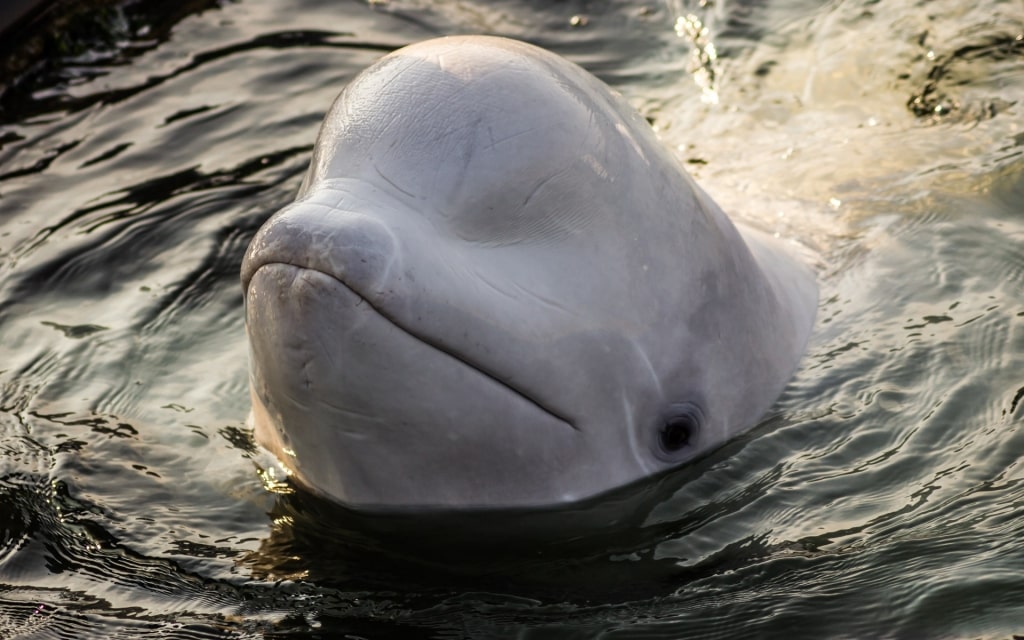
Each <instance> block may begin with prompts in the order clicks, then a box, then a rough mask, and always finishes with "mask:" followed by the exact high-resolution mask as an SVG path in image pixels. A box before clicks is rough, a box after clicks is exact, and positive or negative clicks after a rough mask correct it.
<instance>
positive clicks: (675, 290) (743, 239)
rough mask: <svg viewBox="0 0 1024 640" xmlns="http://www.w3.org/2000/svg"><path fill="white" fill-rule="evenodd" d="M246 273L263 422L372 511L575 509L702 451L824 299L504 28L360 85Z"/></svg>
mask: <svg viewBox="0 0 1024 640" xmlns="http://www.w3.org/2000/svg"><path fill="white" fill-rule="evenodd" d="M242 283H243V287H244V290H245V314H246V330H247V334H248V338H249V345H250V383H251V395H252V405H253V409H252V415H251V423H252V424H253V426H254V429H255V433H256V438H257V440H258V441H259V442H260V443H261V444H262V445H263V446H265V447H266V448H268V449H269V450H271V451H272V452H273V453H275V454H276V455H277V457H278V458H279V460H280V461H281V462H282V463H283V464H284V465H285V466H286V467H287V468H289V469H290V470H291V472H292V473H293V474H294V478H295V479H296V480H297V481H298V482H299V483H300V484H302V485H304V486H306V487H308V488H309V489H312V490H313V491H314V492H316V493H318V494H321V495H323V496H325V497H327V498H329V499H331V500H334V501H336V502H339V503H341V504H343V505H346V506H348V507H352V508H356V509H365V510H374V509H377V510H389V509H454V510H466V509H469V510H474V509H504V508H533V507H548V506H558V505H565V504H569V503H574V502H577V501H580V500H583V499H587V498H591V497H593V496H596V495H599V494H601V493H603V492H606V491H609V490H612V489H615V488H618V487H621V486H624V485H626V484H629V483H632V482H635V481H638V480H640V479H643V478H646V477H648V476H652V475H656V474H660V473H661V472H664V471H666V470H668V469H671V468H674V467H677V466H679V465H682V464H684V463H686V462H688V461H690V460H693V459H694V458H696V457H698V456H701V455H702V454H704V453H706V452H708V451H709V450H711V449H714V448H716V447H718V446H720V445H721V444H723V443H724V442H726V441H727V440H729V439H730V438H732V437H733V436H735V435H736V434H738V433H740V432H743V431H744V430H746V429H749V428H750V427H751V426H753V425H754V424H756V422H757V421H758V420H759V419H760V418H761V416H762V415H763V414H764V413H765V412H766V411H767V410H768V409H769V408H770V406H771V405H772V403H773V402H774V401H775V400H776V398H777V397H778V395H779V394H780V393H781V391H782V389H783V387H784V386H785V385H786V383H787V381H788V380H789V378H790V377H791V376H792V374H793V372H794V370H795V369H796V367H797V364H798V362H799V360H800V357H801V354H802V352H803V350H804V347H805V344H806V341H807V338H808V335H809V333H810V329H811V325H812V323H813V319H814V313H815V308H816V304H817V289H816V286H815V283H814V278H813V275H812V273H811V272H810V271H809V270H808V269H807V268H806V267H805V266H804V265H802V264H800V263H799V262H798V261H796V260H794V259H793V258H791V257H790V256H789V255H787V254H786V253H785V252H784V251H783V250H781V249H780V248H779V247H778V246H775V245H773V244H772V243H771V240H770V239H766V238H762V237H760V236H757V235H756V234H746V233H744V234H742V235H741V233H740V232H739V231H738V230H737V228H736V227H735V226H734V225H733V223H732V222H730V220H729V219H728V218H727V217H726V215H725V214H724V213H723V212H722V211H721V210H720V209H719V208H718V206H717V205H716V204H715V203H714V202H713V201H712V200H711V199H710V198H709V197H708V196H707V195H706V194H705V193H704V192H703V191H702V190H701V189H700V188H699V187H698V186H697V185H696V184H695V183H694V182H693V181H692V180H691V178H690V177H689V176H688V175H687V174H686V173H685V171H684V170H683V169H682V168H681V167H680V165H679V163H678V162H677V160H676V159H675V158H674V157H672V156H671V155H670V154H669V153H668V152H667V151H666V150H664V149H663V148H662V147H661V145H660V144H659V142H658V140H657V139H656V138H655V136H654V134H653V132H652V131H651V128H650V127H649V125H648V124H647V122H646V121H645V120H644V119H643V118H642V117H641V116H639V115H638V114H637V113H636V112H634V111H633V110H632V109H631V108H630V107H629V106H627V105H626V104H625V103H624V101H623V100H622V99H621V98H620V97H619V96H618V95H617V94H615V93H614V92H612V91H611V90H610V89H608V88H607V87H606V86H605V85H604V84H602V83H601V82H600V81H599V80H597V79H596V78H594V77H593V76H591V75H590V74H588V73H587V72H585V71H584V70H582V69H581V68H579V67H577V66H576V65H574V64H572V63H569V62H567V61H565V60H563V59H561V58H559V57H558V56H555V55H554V54H551V53H548V52H546V51H544V50H541V49H538V48H536V47H534V46H531V45H527V44H524V43H520V42H515V41H510V40H505V39H501V38H492V37H481V36H474V37H457V38H454V37H453V38H443V39H438V40H432V41H428V42H425V43H420V44H417V45H413V46H410V47H406V48H404V49H401V50H398V51H396V52H394V53H392V54H390V55H388V56H386V57H384V58H383V59H381V60H380V61H379V62H377V63H376V64H374V65H373V66H372V67H370V68H369V69H367V70H366V71H364V72H363V73H362V74H361V75H359V76H358V77H357V78H355V79H354V80H353V81H352V82H351V83H350V84H349V85H348V86H347V87H346V88H345V89H344V91H343V92H342V93H341V95H340V96H339V97H338V99H337V100H336V101H335V103H334V104H333V106H332V107H331V109H330V111H329V112H328V114H327V116H326V118H325V120H324V123H323V125H322V128H321V130H320V134H319V138H318V140H317V144H316V148H315V151H314V153H313V158H312V162H311V166H310V168H309V171H308V173H307V175H306V177H305V180H304V182H303V185H302V187H301V190H300V193H299V194H298V197H297V199H296V200H295V202H294V203H292V204H289V205H288V206H286V207H285V208H284V209H283V210H281V211H280V212H278V213H277V214H275V215H274V216H273V217H272V218H270V220H269V221H267V223H266V224H265V225H264V226H263V227H262V228H261V229H260V230H259V232H258V233H257V234H256V236H255V237H254V239H253V240H252V242H251V244H250V246H249V249H248V251H247V253H246V256H245V259H244V263H243V265H242Z"/></svg>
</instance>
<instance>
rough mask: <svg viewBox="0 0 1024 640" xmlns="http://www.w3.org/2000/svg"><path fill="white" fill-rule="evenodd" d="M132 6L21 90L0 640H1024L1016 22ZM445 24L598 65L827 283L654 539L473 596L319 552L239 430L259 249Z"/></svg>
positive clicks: (6, 142)
mask: <svg viewBox="0 0 1024 640" xmlns="http://www.w3.org/2000/svg"><path fill="white" fill-rule="evenodd" d="M111 7H112V8H111V9H110V10H109V11H108V10H103V11H98V10H97V11H91V12H86V13H85V14H84V15H79V16H77V17H75V18H74V19H73V20H72V21H71V22H70V26H68V27H66V28H65V29H64V33H65V39H64V40H63V41H62V42H61V43H60V46H59V47H57V46H55V45H54V46H51V47H50V48H49V49H45V51H47V53H46V54H45V55H43V56H41V57H39V58H31V54H26V55H28V56H29V57H30V58H31V59H32V60H36V61H35V62H34V63H32V64H27V65H25V66H24V68H23V69H22V70H21V71H20V72H19V74H18V76H17V79H16V81H15V82H9V83H8V84H7V86H6V89H5V91H4V93H3V94H2V96H0V637H4V638H65V637H104V638H119V637H123V638H129V637H130V638H136V637H161V638H206V637H230V638H250V637H252V638H263V637H292V636H295V637H362V638H399V637H417V638H421V637H434V638H462V637H474V638H475V637H526V638H546V637H551V638H576V637H578V638H591V637H598V636H600V637H608V638H620V637H630V638H631V637H637V638H641V637H642V638H680V637H707V638H713V637H722V638H726V637H727V638H734V637H744V636H746V637H777V636H781V635H782V634H786V635H787V637H808V638H822V637H824V638H865V637H893V638H953V637H972V638H973V637H992V638H1009V637H1010V636H1011V635H1012V634H1013V633H1018V634H1024V542H1022V541H1024V485H1022V483H1021V479H1022V477H1024V471H1022V469H1021V466H1020V465H1019V460H1020V453H1021V452H1022V451H1024V433H1022V432H1021V429H1020V427H1021V424H1022V419H1024V406H1022V405H1024V290H1022V287H1024V204H1022V203H1024V155H1022V152H1024V129H1022V124H1024V119H1022V117H1021V114H1022V112H1021V109H1022V108H1024V107H1022V105H1024V43H1022V39H1024V36H1022V34H1024V9H1022V8H1021V6H1020V4H1019V2H1016V1H1011V2H998V1H995V0H983V1H982V2H978V3H970V4H968V5H965V4H964V3H962V2H957V1H953V0H945V1H943V0H936V1H934V2H927V3H915V2H907V1H894V2H883V3H879V2H871V1H862V2H856V1H852V0H843V1H836V2H823V1H821V0H801V1H800V2H781V1H780V2H769V3H755V2H750V1H749V0H743V1H741V2H734V3H727V2H718V3H698V2H683V1H669V2H654V1H651V2H637V3H628V2H613V1H610V0H609V1H606V2H583V1H567V2H560V3H546V2H526V1H512V0H503V1H498V2H482V1H481V2H470V1H456V0H449V1H446V2H440V3H429V2H422V1H417V0H390V1H387V2H374V3H370V4H366V3H364V2H350V3H337V2H330V1H326V0H324V1H322V2H317V1H313V0H303V1H301V2H289V3H283V2H273V1H271V0H239V1H237V2H199V1H197V2H191V3H185V4H183V5H182V8H180V9H175V10H166V9H165V10H162V11H161V10H159V9H157V8H153V7H145V6H138V5H130V4H129V5H126V6H124V7H118V5H116V4H115V5H111ZM452 33H491V34H498V35H506V36H512V37H518V38H522V39H526V40H528V41H531V42H534V43H537V44H540V45H542V46H545V47H547V48H550V49H552V50H554V51H556V52H558V53H560V54H562V55H564V56H566V57H568V58H570V59H571V60H573V61H575V62H578V63H579V64H581V65H583V66H584V67H586V68H587V69H589V70H591V71H592V72H594V73H596V74H597V75H598V76H599V77H601V78H602V79H604V80H605V81H606V82H608V83H610V84H611V85H612V86H614V87H615V88H616V89H618V90H619V91H620V92H622V93H623V94H624V95H625V96H626V97H627V98H628V99H629V100H630V101H631V102H632V103H633V104H635V105H636V106H637V107H638V108H639V109H640V110H641V111H642V112H643V113H644V115H645V116H647V117H648V119H649V120H650V121H651V122H652V124H653V125H654V126H655V127H656V129H657V130H658V131H659V133H660V135H661V136H662V137H663V139H664V140H665V142H666V144H668V145H670V146H671V147H672V148H673V149H675V150H676V151H677V153H678V155H679V157H680V159H681V161H682V162H683V163H684V164H685V166H686V167H687V168H688V170H690V171H691V172H692V173H693V174H694V175H695V176H696V177H697V179H698V181H700V182H701V184H702V185H703V186H704V187H705V188H706V189H707V190H708V191H709V192H710V193H711V194H712V195H713V196H714V197H715V198H716V199H717V200H718V201H719V202H720V203H721V204H722V205H723V207H724V208H725V209H726V210H727V211H729V212H730V213H732V214H733V215H734V216H735V217H737V218H738V219H742V220H744V221H746V222H748V223H750V224H753V225H757V226H760V227H762V228H765V229H767V230H768V231H771V232H775V233H778V234H779V235H780V236H782V237H786V238H790V239H793V240H796V241H799V242H800V243H801V244H802V245H804V246H805V247H807V248H808V251H809V252H810V253H811V254H812V259H814V260H815V262H816V264H817V265H818V268H819V271H820V274H821V288H822V295H821V305H820V309H819V318H818V322H817V326H816V329H815V333H814V336H813V338H812V342H811V345H810V350H809V353H808V355H807V357H806V359H805V361H804V364H803V367H802V368H801V370H800V372H799V373H798V375H797V377H796V379H795V380H794V382H793V384H791V385H790V387H789V389H788V390H787V392H786V393H785V395H784V396H783V398H782V399H781V400H780V401H779V403H778V404H777V406H776V407H775V408H774V409H773V411H772V412H771V414H770V415H769V416H768V417H766V420H765V421H764V423H763V424H762V425H760V426H759V427H758V428H756V429H754V430H753V431H752V432H750V433H749V434H747V435H745V436H743V437H741V438H740V439H738V440H737V441H735V442H733V443H730V444H729V445H727V446H726V447H725V448H723V449H722V450H721V451H719V452H717V453H715V454H714V455H712V456H711V457H710V458H709V459H707V460H704V461H702V462H701V463H698V464H697V465H694V466H693V467H692V468H689V469H686V470H684V471H683V472H681V473H680V474H678V475H677V476H676V477H675V478H673V479H672V480H671V482H670V484H669V485H668V486H667V488H663V489H664V490H663V491H662V493H661V494H660V497H659V498H658V502H657V504H656V505H655V506H654V507H653V508H650V509H648V510H647V511H645V512H644V513H643V514H641V515H642V516H643V517H642V518H641V519H640V520H639V521H638V522H637V523H636V526H635V531H633V532H631V533H629V534H621V535H620V534H615V535H611V534H609V535H602V534H601V533H600V532H595V537H594V539H592V540H589V541H587V540H583V541H578V542H576V543H573V544H566V543H561V544H559V545H555V546H552V547H550V548H542V549H539V550H538V551H537V552H536V553H535V554H534V555H533V556H532V557H531V558H530V559H528V560H527V561H522V562H519V563H518V564H515V565H512V564H508V563H502V562H500V561H497V560H496V561H495V562H493V563H492V564H488V562H487V561H486V560H481V561H480V562H479V563H477V564H476V565H473V566H475V567H476V569H477V571H473V570H471V569H472V566H470V568H469V569H467V568H466V567H465V566H462V567H456V566H454V565H455V564H457V562H455V561H454V560H452V559H450V558H449V559H448V560H452V562H451V563H449V562H448V561H447V560H446V559H444V558H440V557H439V558H435V559H434V561H433V562H426V563H424V562H418V561H416V560H415V559H414V556H415V554H414V553H408V551H409V550H408V549H400V548H388V547H381V546H380V545H378V544H376V543H375V542H373V541H372V540H367V539H364V538H361V537H360V536H359V534H358V533H357V532H353V531H349V530H347V529H344V528H338V529H332V528H330V527H328V531H326V532H325V531H323V530H321V529H319V528H318V526H317V516H316V513H317V512H316V511H315V510H310V508H309V507H308V505H307V504H306V503H304V502H303V501H302V499H301V498H296V497H295V496H290V495H288V494H287V490H288V487H287V485H281V484H280V483H277V482H276V481H275V480H274V479H273V478H270V477H267V476H265V475H264V476H263V477H261V475H260V474H259V473H258V464H262V458H261V457H260V455H259V454H258V452H257V451H256V450H255V448H254V447H253V444H252V441H251V436H250V434H249V432H248V431H247V429H246V427H245V422H244V421H245V416H246V413H247V411H248V393H247V388H246V384H247V382H246V375H247V374H246V346H245V340H244V333H243V326H242V316H243V314H242V308H241V305H242V295H241V287H240V284H239V278H238V269H239V265H240V262H241V257H242V254H243V252H244V250H245V247H246V245H247V242H248V240H249V238H250V237H251V236H252V235H253V234H254V233H255V231H256V229H257V228H258V227H259V225H260V224H261V223H262V222H263V221H264V220H266V219H267V218H268V217H269V216H270V215H271V214H272V213H273V212H274V211H276V210H277V209H278V208H280V207H281V206H283V205H284V204H285V203H287V202H289V201H290V199H291V198H292V197H293V196H294V194H295V192H296V190H297V189H298V185H299V183H300V181H301V176H302V172H303V171H304V169H305V166H306V164H307V162H308V160H309V154H310V152H311V150H312V143H313V140H314V137H315V134H316V129H317V127H318V125H319V121H320V119H321V118H322V116H323V114H324V112H325V111H326V109H327V108H328V106H329V105H330V103H331V101H332V100H333V98H334V97H335V95H336V94H337V93H338V91H340V89H341V87H343V86H344V85H345V83H346V82H347V81H348V80H349V79H351V78H352V77H353V75H354V74H355V73H357V72H358V71H359V70H361V69H362V68H364V67H366V66H367V65H369V64H370V63H372V62H373V61H374V60H375V59H377V58H378V57H379V56H381V55H383V54H384V53H385V52H387V51H389V50H391V49H393V48H396V47H398V46H401V45H404V44H407V43H411V42H414V41H418V40H422V39H425V38H428V37H433V36H438V35H444V34H452ZM422 526H423V531H412V532H410V533H411V534H412V536H413V537H417V536H421V537H423V538H429V537H430V530H429V524H428V523H424V524H423V525H422ZM332 542H333V544H331V543H332ZM485 544H486V541H485ZM502 551H503V549H497V548H496V549H494V554H493V557H494V558H499V557H501V556H502ZM470 564H471V565H472V563H470Z"/></svg>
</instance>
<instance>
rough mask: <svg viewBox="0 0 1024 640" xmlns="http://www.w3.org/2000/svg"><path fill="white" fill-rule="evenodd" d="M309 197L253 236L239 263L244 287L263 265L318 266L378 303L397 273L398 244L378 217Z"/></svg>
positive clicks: (289, 208) (318, 268) (281, 213)
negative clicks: (243, 257)
mask: <svg viewBox="0 0 1024 640" xmlns="http://www.w3.org/2000/svg"><path fill="white" fill-rule="evenodd" d="M339 204H340V203H337V202H333V201H331V200H327V201H326V202H325V201H324V199H323V198H321V199H319V200H318V199H309V200H302V201H299V202H296V203H295V204H292V205H289V206H288V207H286V208H285V209H283V210H282V211H280V212H279V213H278V214H277V215H276V216H275V217H274V218H272V219H271V220H270V221H269V222H268V223H267V224H265V225H264V226H263V228H261V229H260V230H259V232H258V233H257V234H256V236H255V237H254V238H253V240H252V242H251V244H250V245H249V250H248V251H247V252H246V255H245V259H244V260H243V262H242V286H243V288H244V289H245V290H248V289H249V287H250V286H251V282H252V278H253V276H254V274H255V273H256V272H257V271H258V270H259V269H260V268H261V267H263V266H266V265H270V264H285V265H292V266H295V267H300V268H303V269H310V270H313V271H318V272H320V273H323V274H325V275H327V276H330V277H332V278H334V279H335V280H338V281H339V282H341V283H344V285H345V286H347V287H349V288H350V289H352V290H353V291H354V292H356V293H357V294H358V295H359V296H361V297H363V298H365V299H367V300H369V301H370V302H376V301H379V300H381V299H382V298H383V297H385V296H387V295H388V283H389V282H390V281H392V280H393V278H394V277H395V275H396V274H397V273H398V272H400V269H399V262H400V255H399V244H398V242H397V240H396V239H395V237H394V234H393V233H392V232H391V230H389V229H388V228H387V227H386V226H385V224H384V223H382V222H381V221H380V219H379V218H378V217H373V216H371V215H368V214H365V213H361V212H357V211H349V210H344V209H342V208H339Z"/></svg>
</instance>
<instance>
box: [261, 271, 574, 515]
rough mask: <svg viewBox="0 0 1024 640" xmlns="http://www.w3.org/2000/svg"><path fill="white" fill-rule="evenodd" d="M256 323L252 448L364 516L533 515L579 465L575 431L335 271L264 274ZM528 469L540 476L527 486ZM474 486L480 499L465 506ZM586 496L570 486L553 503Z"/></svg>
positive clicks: (316, 491) (309, 485)
mask: <svg viewBox="0 0 1024 640" xmlns="http://www.w3.org/2000/svg"><path fill="white" fill-rule="evenodd" d="M246 323H247V326H248V327H249V332H250V359H251V361H252V363H253V366H252V367H251V372H250V381H251V395H252V402H253V410H252V414H251V416H250V423H251V426H252V427H253V428H254V431H255V436H256V440H257V442H258V443H259V444H260V445H262V446H263V447H265V448H267V449H268V450H270V451H271V452H272V453H273V454H274V455H275V456H277V458H278V459H279V460H280V461H281V462H282V463H283V464H284V465H285V466H286V467H287V468H289V469H290V470H291V471H292V473H293V477H294V478H295V479H296V480H297V481H299V483H300V484H302V485H304V486H305V487H307V488H309V489H312V490H313V491H314V492H315V493H319V494H322V495H324V496H326V497H330V498H332V499H334V500H338V501H340V502H343V503H344V504H346V505H349V506H353V507H356V508H360V509H364V510H374V509H376V510H390V509H410V508H422V509H431V508H438V507H446V508H452V507H457V508H468V509H475V508H483V507H488V508H495V507H500V508H522V507H535V506H544V505H549V504H551V502H552V489H553V488H555V487H557V484H558V482H559V478H558V474H557V473H553V470H557V469H562V470H563V471H564V473H563V474H562V475H563V476H565V477H566V478H571V477H572V475H573V470H574V469H578V468H579V460H578V456H581V452H584V451H585V449H586V446H587V445H586V442H585V441H584V439H583V438H581V437H580V436H581V434H580V432H579V431H578V430H577V429H576V427H574V426H573V425H572V424H571V423H569V422H567V421H566V420H565V419H563V418H561V417H558V416H556V415H554V414H552V413H550V412H549V411H548V410H546V409H545V408H544V407H542V406H540V405H538V404H537V403H536V402H534V401H533V400H531V399H530V398H529V397H528V396H526V395H524V394H523V393H521V392H519V391H517V390H516V389H513V388H512V387H510V386H509V385H507V384H506V383H504V382H502V381H501V380H500V379H499V378H497V377H495V376H492V375H489V374H487V373H485V372H483V371H481V370H480V369H478V368H476V367H474V366H473V365H472V364H470V363H467V362H466V361H464V360H463V359H460V358H459V357H457V356H455V355H452V354H449V353H447V352H445V351H444V350H442V349H440V348H438V347H437V346H434V345H431V344H428V343H427V342H425V341H423V340H421V339H419V338H418V337H416V336H414V335H412V334H411V333H409V332H407V331H405V330H404V329H402V328H401V327H399V326H398V325H397V324H395V323H394V322H392V321H391V320H389V319H388V318H387V317H385V316H384V315H382V314H381V313H380V312H379V311H378V310H376V309H375V308H374V307H373V306H372V305H371V304H369V303H368V302H367V301H366V300H365V299H363V298H362V297H360V296H359V295H358V294H356V293H355V292H353V291H352V290H351V289H350V288H349V287H348V286H346V285H345V284H344V283H342V282H341V281H339V280H338V279H336V278H335V277H333V276H331V275H328V274H325V273H322V272H320V271H317V270H314V269H308V268H303V267H297V266H294V265H288V264H280V263H271V264H265V265H263V266H260V267H259V268H257V269H256V270H255V271H254V272H253V274H252V276H251V279H250V282H249V287H248V291H247V296H246ZM440 398H458V401H457V402H443V401H439V399H440ZM456 424H457V425H473V424H476V425H478V428H476V429H467V428H465V427H461V428H459V429H457V430H456V429H452V428H451V425H456ZM502 424H505V425H507V426H505V427H504V428H502V427H501V426H500V425H502ZM439 429H441V430H444V429H447V430H448V432H449V437H446V438H443V439H442V440H441V441H440V442H439V441H438V439H437V433H436V432H437V430H439ZM496 433H499V434H501V436H502V437H500V438H495V437H493V436H494V435H495V434H496ZM523 468H535V469H538V470H540V469H543V470H544V471H543V473H541V474H538V476H537V478H536V480H535V481H534V482H530V479H529V478H523V477H522V473H521V472H522V469H523ZM425 477H429V478H432V481H431V482H429V483H428V482H423V481H422V479H423V478H425ZM467 485H472V486H477V487H480V488H481V489H482V490H478V491H474V492H473V493H472V494H471V495H472V499H473V501H472V502H468V503H467V502H464V501H465V499H466V496H467V493H466V492H465V490H464V488H465V487H466V486H467ZM586 497H588V494H583V493H579V492H577V491H575V490H573V489H572V488H571V487H569V485H568V483H567V484H566V487H565V489H564V490H563V491H561V492H560V493H558V494H557V496H556V498H555V502H556V503H571V502H575V501H578V500H580V499H584V498H586ZM396 498H397V499H396Z"/></svg>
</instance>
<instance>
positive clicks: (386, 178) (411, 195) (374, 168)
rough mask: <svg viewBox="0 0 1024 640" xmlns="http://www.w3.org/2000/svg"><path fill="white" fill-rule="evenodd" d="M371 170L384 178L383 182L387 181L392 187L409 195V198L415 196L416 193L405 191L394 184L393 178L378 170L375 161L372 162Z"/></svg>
mask: <svg viewBox="0 0 1024 640" xmlns="http://www.w3.org/2000/svg"><path fill="white" fill-rule="evenodd" d="M373 170H374V171H376V172H377V175H379V176H380V177H381V178H383V179H384V182H387V183H388V184H390V185H391V186H392V187H394V188H395V189H397V190H398V191H401V192H402V193H404V194H405V195H407V196H409V197H410V198H415V197H416V194H414V193H412V192H410V191H406V190H405V189H403V188H402V187H400V186H398V184H396V183H395V181H394V180H392V179H391V178H389V177H387V176H386V175H384V172H383V171H381V170H380V167H378V166H377V163H376V162H374V163H373Z"/></svg>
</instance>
